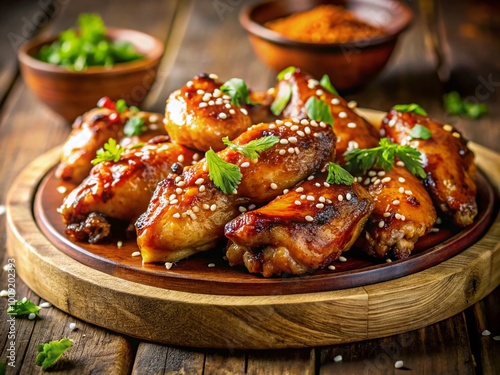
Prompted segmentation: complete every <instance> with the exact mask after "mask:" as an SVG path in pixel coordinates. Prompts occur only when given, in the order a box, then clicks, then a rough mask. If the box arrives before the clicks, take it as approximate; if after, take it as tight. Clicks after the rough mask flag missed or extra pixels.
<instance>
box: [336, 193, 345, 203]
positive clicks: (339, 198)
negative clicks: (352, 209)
mask: <svg viewBox="0 0 500 375" xmlns="http://www.w3.org/2000/svg"><path fill="white" fill-rule="evenodd" d="M337 199H338V200H339V202H342V201H343V200H344V197H343V196H342V194H339V196H338V197H337Z"/></svg>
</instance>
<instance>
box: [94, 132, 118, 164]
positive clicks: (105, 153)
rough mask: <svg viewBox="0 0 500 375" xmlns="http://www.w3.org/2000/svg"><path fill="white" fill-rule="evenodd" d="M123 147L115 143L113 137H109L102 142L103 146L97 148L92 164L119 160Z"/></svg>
mask: <svg viewBox="0 0 500 375" xmlns="http://www.w3.org/2000/svg"><path fill="white" fill-rule="evenodd" d="M124 150H125V149H124V148H123V147H122V146H120V145H119V144H117V143H116V141H115V140H114V139H113V138H109V139H108V142H106V143H105V144H104V147H103V148H100V149H99V150H97V153H96V155H95V158H94V159H93V160H92V162H91V163H92V165H96V164H99V163H102V162H103V161H114V162H117V161H118V160H120V156H121V154H122V152H123V151H124Z"/></svg>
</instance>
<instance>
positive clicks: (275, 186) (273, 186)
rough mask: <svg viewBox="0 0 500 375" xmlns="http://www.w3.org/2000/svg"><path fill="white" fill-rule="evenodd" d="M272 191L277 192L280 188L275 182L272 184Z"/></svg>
mask: <svg viewBox="0 0 500 375" xmlns="http://www.w3.org/2000/svg"><path fill="white" fill-rule="evenodd" d="M270 186H271V189H273V190H276V189H277V188H278V185H276V184H275V183H274V182H272V183H271V185H270Z"/></svg>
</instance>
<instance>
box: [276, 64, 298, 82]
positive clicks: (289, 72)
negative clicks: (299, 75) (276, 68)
mask: <svg viewBox="0 0 500 375" xmlns="http://www.w3.org/2000/svg"><path fill="white" fill-rule="evenodd" d="M296 70H297V68H296V67H294V66H289V67H288V68H285V69H283V70H282V71H281V72H279V73H278V75H277V76H276V79H277V80H278V81H283V80H284V79H285V77H286V76H287V75H292V74H294V73H295V71H296Z"/></svg>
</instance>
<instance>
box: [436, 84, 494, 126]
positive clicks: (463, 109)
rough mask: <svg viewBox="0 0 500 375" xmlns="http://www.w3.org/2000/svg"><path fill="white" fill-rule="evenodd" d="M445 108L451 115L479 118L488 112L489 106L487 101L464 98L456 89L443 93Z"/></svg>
mask: <svg viewBox="0 0 500 375" xmlns="http://www.w3.org/2000/svg"><path fill="white" fill-rule="evenodd" d="M443 102H444V108H445V110H446V111H447V112H449V113H450V114H451V115H458V116H463V117H468V118H470V119H477V118H479V117H481V116H483V115H485V114H486V113H488V110H489V107H488V105H487V104H485V103H473V102H472V101H470V100H467V99H462V98H461V97H460V94H459V93H458V92H456V91H452V92H449V93H448V94H445V95H443Z"/></svg>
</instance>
